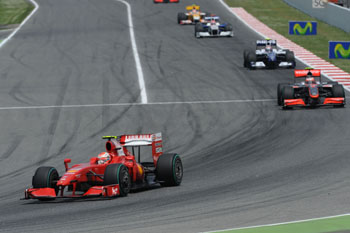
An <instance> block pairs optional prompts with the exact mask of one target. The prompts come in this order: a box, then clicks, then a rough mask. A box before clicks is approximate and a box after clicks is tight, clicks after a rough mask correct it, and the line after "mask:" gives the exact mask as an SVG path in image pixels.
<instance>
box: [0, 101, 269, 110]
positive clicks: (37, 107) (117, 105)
mask: <svg viewBox="0 0 350 233" xmlns="http://www.w3.org/2000/svg"><path fill="white" fill-rule="evenodd" d="M274 101H276V99H251V100H249V99H247V100H207V101H206V100H205V101H182V102H180V101H178V102H176V101H175V102H154V103H145V104H144V103H111V104H79V105H78V104H77V105H45V106H22V107H0V110H32V109H33V110H37V109H53V108H96V107H106V106H109V107H123V106H127V107H130V106H152V105H181V104H233V103H262V102H274Z"/></svg>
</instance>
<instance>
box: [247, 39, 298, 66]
mask: <svg viewBox="0 0 350 233" xmlns="http://www.w3.org/2000/svg"><path fill="white" fill-rule="evenodd" d="M243 58H244V62H243V65H244V67H246V68H249V69H255V68H268V69H275V68H282V67H284V68H294V67H295V58H294V53H293V52H292V51H290V50H282V49H278V48H277V41H276V40H271V39H266V40H257V41H256V50H255V51H254V50H244V53H243Z"/></svg>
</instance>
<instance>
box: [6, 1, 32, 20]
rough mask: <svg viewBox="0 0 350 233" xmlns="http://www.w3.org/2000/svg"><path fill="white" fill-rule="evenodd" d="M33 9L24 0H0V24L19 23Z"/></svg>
mask: <svg viewBox="0 0 350 233" xmlns="http://www.w3.org/2000/svg"><path fill="white" fill-rule="evenodd" d="M33 9H34V6H33V5H32V4H31V3H29V2H28V1H26V0H0V25H9V24H20V23H21V22H22V21H23V19H24V18H25V17H26V16H27V15H28V14H29V13H30V12H31V11H32V10H33Z"/></svg>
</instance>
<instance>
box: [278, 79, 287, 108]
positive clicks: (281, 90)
mask: <svg viewBox="0 0 350 233" xmlns="http://www.w3.org/2000/svg"><path fill="white" fill-rule="evenodd" d="M287 85H289V84H288V83H279V84H278V85H277V104H278V105H279V106H281V105H282V104H283V101H282V100H283V98H282V92H283V88H284V87H285V86H287Z"/></svg>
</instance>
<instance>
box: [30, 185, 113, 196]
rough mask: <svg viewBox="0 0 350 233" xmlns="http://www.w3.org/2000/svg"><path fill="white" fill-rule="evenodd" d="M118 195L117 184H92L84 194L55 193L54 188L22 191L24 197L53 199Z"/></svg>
mask: <svg viewBox="0 0 350 233" xmlns="http://www.w3.org/2000/svg"><path fill="white" fill-rule="evenodd" d="M118 195H120V191H119V185H118V184H115V185H106V186H93V187H91V188H90V189H89V190H88V191H87V192H85V193H84V194H72V195H63V193H61V194H58V195H56V192H55V189H54V188H29V189H26V190H25V192H24V199H55V198H77V197H97V196H101V197H115V196H118Z"/></svg>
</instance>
